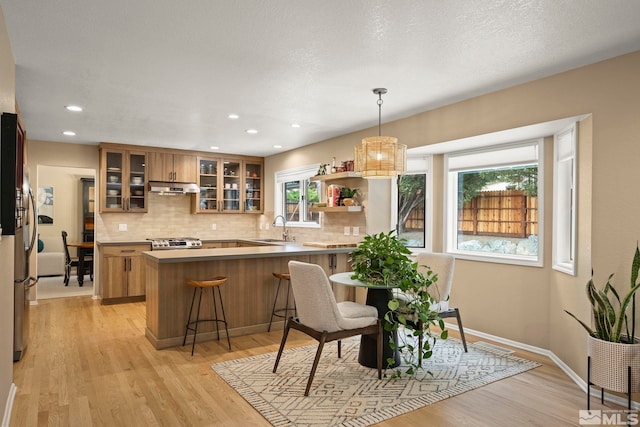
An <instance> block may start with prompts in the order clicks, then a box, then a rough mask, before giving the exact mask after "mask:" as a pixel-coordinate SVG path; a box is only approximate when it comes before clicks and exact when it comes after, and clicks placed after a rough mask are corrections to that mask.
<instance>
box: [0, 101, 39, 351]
mask: <svg viewBox="0 0 640 427" xmlns="http://www.w3.org/2000/svg"><path fill="white" fill-rule="evenodd" d="M0 190H1V191H0V226H2V235H3V236H4V235H6V236H13V240H14V266H13V283H14V325H13V326H14V327H13V360H14V361H18V360H20V359H21V358H22V355H23V354H24V352H25V351H26V348H27V343H28V341H29V339H28V337H29V305H30V301H29V289H30V288H31V287H32V286H34V285H35V284H36V283H37V282H38V280H37V279H36V278H34V277H31V276H30V275H29V256H30V255H31V250H32V249H33V245H34V243H35V237H36V230H35V227H36V223H37V221H36V219H35V203H34V197H33V192H32V191H31V189H30V187H29V174H28V168H27V165H26V164H25V140H24V132H23V130H22V128H21V126H20V123H19V122H18V116H17V115H16V114H12V113H2V120H1V132H0Z"/></svg>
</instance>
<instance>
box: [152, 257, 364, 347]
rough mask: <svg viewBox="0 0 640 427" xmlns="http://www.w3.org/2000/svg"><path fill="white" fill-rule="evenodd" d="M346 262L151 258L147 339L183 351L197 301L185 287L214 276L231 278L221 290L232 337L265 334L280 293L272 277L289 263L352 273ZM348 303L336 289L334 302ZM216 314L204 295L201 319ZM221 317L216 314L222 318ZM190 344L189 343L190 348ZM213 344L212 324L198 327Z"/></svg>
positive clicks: (329, 259) (340, 259)
mask: <svg viewBox="0 0 640 427" xmlns="http://www.w3.org/2000/svg"><path fill="white" fill-rule="evenodd" d="M283 255H284V254H283ZM332 257H333V258H332ZM347 259H348V254H346V253H339V254H329V253H310V254H307V255H295V256H289V255H286V256H282V255H281V256H271V257H258V258H248V257H242V258H235V259H218V260H216V259H208V260H206V261H193V260H191V262H164V263H163V262H160V263H158V262H155V261H154V260H152V259H150V258H147V259H146V278H147V329H146V336H147V338H148V339H149V341H150V342H151V343H152V344H153V345H154V347H155V348H156V349H162V348H167V347H175V346H181V345H182V340H183V337H184V331H185V325H186V322H187V317H188V314H189V307H190V305H191V300H192V297H193V288H191V287H189V286H187V285H186V281H187V280H189V279H197V280H204V279H207V278H213V277H216V276H225V277H227V282H226V283H225V284H224V285H222V286H221V287H220V291H221V293H222V299H223V302H224V309H225V314H226V317H227V322H228V327H229V335H230V336H232V337H233V336H238V335H248V334H252V333H258V332H265V331H266V330H267V328H268V325H269V319H270V318H271V308H272V306H273V300H274V298H275V292H276V288H277V282H276V281H275V280H276V279H275V278H274V277H273V275H272V273H273V272H286V271H288V262H289V261H290V260H297V261H302V262H310V263H315V264H319V265H321V266H323V268H324V269H325V271H326V272H327V274H332V273H334V272H341V271H348V269H347V264H348V262H347ZM349 298H352V295H350V294H349V292H345V290H344V289H336V299H338V300H339V301H341V300H344V299H349ZM196 304H197V297H196ZM194 310H195V308H194ZM212 313H213V308H212V304H211V294H210V292H209V291H205V292H204V299H203V303H202V308H201V317H202V318H204V317H212ZM220 314H221V313H220V312H218V315H220ZM194 315H195V314H194ZM274 325H275V327H276V328H278V327H280V328H282V327H283V325H284V322H283V321H280V322H274ZM221 326H222V325H221ZM224 337H225V332H224V328H222V329H221V331H220V338H221V339H223V338H224ZM190 339H191V338H189V339H188V340H187V341H188V342H189V340H190ZM212 339H217V333H216V328H215V324H214V323H213V322H211V323H203V324H200V325H198V341H199V342H200V341H208V340H212Z"/></svg>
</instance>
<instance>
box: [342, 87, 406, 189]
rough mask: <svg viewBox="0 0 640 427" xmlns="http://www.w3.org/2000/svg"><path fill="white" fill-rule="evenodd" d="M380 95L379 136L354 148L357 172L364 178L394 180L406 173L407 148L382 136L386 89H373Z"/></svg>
mask: <svg viewBox="0 0 640 427" xmlns="http://www.w3.org/2000/svg"><path fill="white" fill-rule="evenodd" d="M373 93H374V94H376V95H378V136H370V137H367V138H363V139H362V144H361V145H358V146H356V147H354V149H353V151H354V155H355V171H356V172H360V173H361V174H362V176H363V177H364V178H393V177H395V176H398V175H401V174H403V173H404V171H405V169H406V165H407V146H406V145H404V144H398V138H394V137H392V136H381V135H382V133H381V126H382V95H383V94H385V93H387V89H385V88H376V89H373Z"/></svg>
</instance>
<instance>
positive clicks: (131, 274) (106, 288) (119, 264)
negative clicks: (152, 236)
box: [100, 245, 151, 303]
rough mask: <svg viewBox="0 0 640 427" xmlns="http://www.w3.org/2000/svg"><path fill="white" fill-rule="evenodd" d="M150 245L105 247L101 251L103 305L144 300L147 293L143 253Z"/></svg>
mask: <svg viewBox="0 0 640 427" xmlns="http://www.w3.org/2000/svg"><path fill="white" fill-rule="evenodd" d="M150 249H151V248H150V246H149V245H130V246H105V247H103V248H102V249H101V250H100V253H101V258H100V271H101V272H102V273H101V280H100V283H101V286H100V289H101V296H102V301H103V303H114V302H120V301H119V300H118V299H122V302H127V301H129V300H132V299H143V298H144V296H145V293H146V283H145V264H144V259H143V258H142V252H143V251H148V250H150Z"/></svg>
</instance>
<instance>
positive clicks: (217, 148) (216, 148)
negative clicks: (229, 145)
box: [209, 145, 220, 150]
mask: <svg viewBox="0 0 640 427" xmlns="http://www.w3.org/2000/svg"><path fill="white" fill-rule="evenodd" d="M209 148H211V149H212V150H219V149H220V147H216V146H215V145H212V146H211V147H209Z"/></svg>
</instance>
